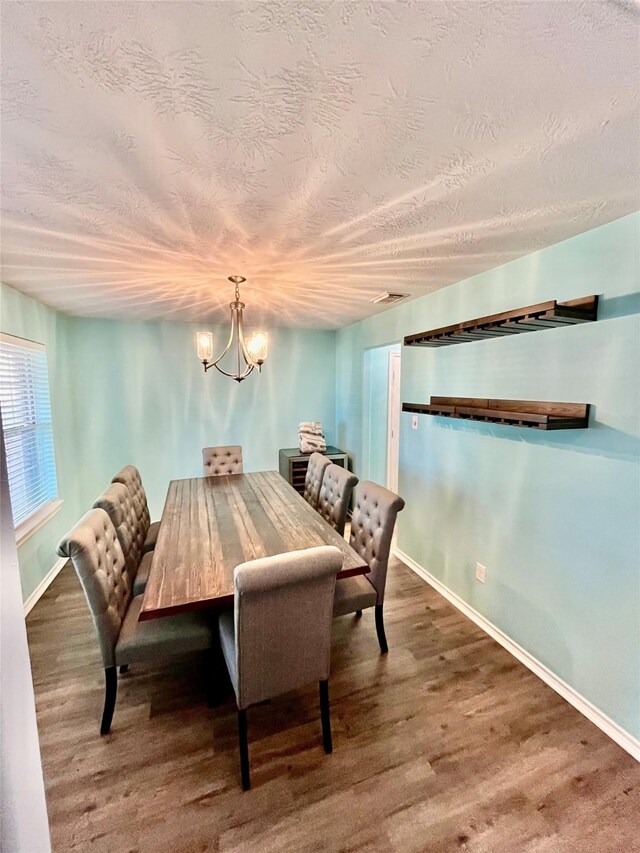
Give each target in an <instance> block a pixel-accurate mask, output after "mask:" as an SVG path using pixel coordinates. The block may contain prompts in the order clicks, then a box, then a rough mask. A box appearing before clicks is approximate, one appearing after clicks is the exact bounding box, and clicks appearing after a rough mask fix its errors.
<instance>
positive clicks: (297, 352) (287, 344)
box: [70, 319, 335, 518]
mask: <svg viewBox="0 0 640 853" xmlns="http://www.w3.org/2000/svg"><path fill="white" fill-rule="evenodd" d="M196 328H197V327H196V326H191V325H188V324H185V323H122V322H115V321H112V320H88V319H83V320H75V321H74V322H72V324H71V329H70V348H71V350H72V352H73V355H74V362H75V364H74V381H75V387H76V405H75V416H76V418H77V419H78V421H79V422H80V423H82V424H85V428H83V429H81V435H80V436H79V438H78V452H79V456H80V458H81V459H82V460H83V461H84V470H85V471H86V476H85V477H83V478H82V485H81V498H82V501H83V503H84V504H88V503H89V502H90V501H91V500H92V499H93V498H95V497H96V495H97V493H98V492H99V490H100V489H101V488H102V484H103V483H106V482H108V481H109V480H110V478H111V477H112V476H113V474H114V473H115V472H116V471H117V470H118V469H119V468H121V467H122V466H123V465H125V464H127V463H128V462H133V463H134V464H135V465H136V466H137V467H138V468H139V469H140V472H141V474H142V480H143V483H144V486H145V489H146V490H147V496H148V500H149V508H150V510H151V514H152V516H153V518H159V517H160V514H161V512H162V507H163V504H164V497H165V495H166V491H167V484H168V482H169V480H171V479H175V478H179V477H199V476H201V475H202V454H201V450H202V448H203V447H205V446H209V445H219V444H240V445H242V451H243V458H244V466H245V470H246V471H260V470H272V469H277V468H278V450H279V449H280V448H281V447H296V446H297V442H298V424H299V422H300V421H302V420H310V421H321V422H322V424H323V427H324V430H325V435H326V437H327V442H328V443H333V441H334V440H335V332H332V331H331V332H330V331H309V330H295V329H283V328H277V329H271V330H270V339H269V357H268V360H267V362H266V364H265V365H264V367H263V369H262V373H261V374H258V373H257V372H256V373H254V375H252V376H250V377H248V378H247V379H246V380H245V381H244V382H241V383H240V384H238V383H237V382H234V381H233V380H231V379H228V378H227V377H226V376H221V375H220V374H219V373H218V372H217V371H216V370H210V371H208V373H206V374H205V373H204V371H203V369H202V365H201V364H200V362H199V361H198V360H197V358H196V354H195V333H196ZM225 333H226V334H227V335H228V329H218V330H216V331H215V332H214V341H215V350H216V351H218V350H222V349H223V348H224V345H225V343H226V335H225Z"/></svg>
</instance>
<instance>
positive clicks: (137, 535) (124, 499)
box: [93, 483, 153, 595]
mask: <svg viewBox="0 0 640 853" xmlns="http://www.w3.org/2000/svg"><path fill="white" fill-rule="evenodd" d="M93 507H94V509H103V510H104V511H105V512H106V513H107V515H108V516H109V518H110V519H111V523H112V524H113V526H114V527H115V529H116V533H117V535H118V542H119V543H120V547H121V548H122V553H123V554H124V559H125V567H126V570H127V572H128V573H129V577H130V578H131V583H132V587H133V594H134V595H140V594H141V593H143V592H144V589H145V586H146V585H147V578H148V577H149V570H150V568H151V561H152V559H153V551H147V552H146V553H143V551H142V548H143V546H144V539H145V531H144V526H143V524H142V521H141V519H140V518H139V517H138V513H137V512H136V511H135V509H134V506H133V500H132V499H131V493H130V492H129V489H128V488H127V487H126V486H123V485H122V483H111V485H110V486H108V487H107V488H106V489H105V490H104V492H103V493H102V494H101V495H100V497H99V498H97V499H96V500H95V501H94V503H93Z"/></svg>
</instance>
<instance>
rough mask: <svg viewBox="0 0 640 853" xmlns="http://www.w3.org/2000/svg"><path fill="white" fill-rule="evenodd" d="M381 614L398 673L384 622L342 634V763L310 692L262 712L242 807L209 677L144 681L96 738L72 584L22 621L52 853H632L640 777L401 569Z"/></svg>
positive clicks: (338, 727)
mask: <svg viewBox="0 0 640 853" xmlns="http://www.w3.org/2000/svg"><path fill="white" fill-rule="evenodd" d="M385 612H386V626H387V637H388V640H389V646H390V652H389V655H388V656H386V657H381V656H380V654H379V649H378V645H377V642H376V634H375V629H374V624H373V612H372V611H369V612H367V611H365V613H364V614H363V617H362V619H361V620H359V621H356V620H355V619H354V618H353V617H351V616H347V617H343V618H342V619H339V620H336V621H335V623H334V643H333V660H332V670H333V671H332V677H331V684H330V695H331V706H332V721H333V738H334V752H333V755H331V756H325V754H324V752H323V750H322V744H321V736H320V719H319V709H318V706H317V690H316V688H315V686H310V687H309V688H308V689H305V690H302V691H299V692H297V693H295V694H290V695H287V696H284V697H281V698H279V699H276V700H273V701H271V702H269V703H266V704H264V705H260V706H257V707H255V708H252V709H250V710H249V738H250V753H251V763H252V783H253V788H252V789H251V790H250V791H249V792H247V793H244V794H243V793H242V791H241V789H240V785H239V778H238V776H239V774H238V758H237V751H236V718H235V704H234V701H233V698H232V694H231V689H230V687H229V686H228V685H227V684H226V682H222V683H221V685H220V686H221V688H222V691H223V699H222V702H221V704H220V705H219V706H218V707H215V708H208V707H207V706H206V704H205V701H204V698H203V697H204V692H205V678H206V674H205V672H204V670H203V661H202V659H201V658H199V657H198V658H186V659H184V658H183V659H181V660H174V661H172V662H171V663H169V664H168V665H166V666H164V667H157V666H151V665H148V666H137V667H132V669H131V671H130V672H129V673H127V674H126V675H124V676H122V677H120V684H119V695H118V702H117V704H116V711H115V715H114V722H113V731H112V734H111V735H109V736H107V737H106V738H101V737H100V736H99V734H98V725H99V716H100V712H101V708H102V697H103V682H102V669H101V664H100V658H99V655H98V648H97V643H96V640H95V638H94V634H93V626H92V623H91V619H90V616H89V612H88V610H87V607H86V604H85V601H84V597H83V594H82V591H81V588H80V585H79V583H78V581H77V579H76V577H75V574H74V572H73V569H72V567H71V566H70V565H67V566H66V567H65V568H64V569H63V571H62V572H61V574H60V575H59V576H58V577H57V578H56V580H55V581H54V582H53V584H52V586H51V587H50V589H49V590H48V591H47V592H46V593H45V595H44V596H43V598H42V599H41V600H40V602H39V603H38V604H37V605H36V607H35V608H34V609H33V610H32V612H31V614H30V615H29V617H28V619H27V627H28V632H29V643H30V649H31V659H32V665H33V674H34V681H35V689H36V702H37V710H38V724H39V729H40V738H41V748H42V760H43V765H44V774H45V783H46V790H47V800H48V808H49V819H50V822H51V834H52V841H53V847H54V851H56V853H62V851H104V853H134V852H135V853H138V852H139V853H165V851H166V853H169V851H171V853H191V851H215V852H216V853H249V851H256V853H257V851H260V853H270V851H273V853H276V851H277V853H280V851H289V852H291V853H297V851H324V853H329V852H330V851H335V853H338V851H363V852H364V851H368V853H373V851H402V853H411V851H416V853H417V852H418V851H429V853H448V851H474V853H574V851H575V853H609V851H611V853H633V851H639V850H640V832H639V828H640V825H639V815H640V765H638V764H637V763H636V762H635V761H634V760H633V759H632V758H631V757H630V756H628V755H627V754H626V753H625V752H624V751H623V750H621V749H620V748H619V747H618V746H616V745H615V744H614V743H613V742H612V741H611V740H609V739H608V738H607V737H606V736H605V735H604V734H602V733H601V732H600V731H599V730H598V729H596V728H595V727H594V726H593V725H592V724H591V723H589V722H588V721H587V720H586V719H585V718H584V717H582V716H581V715H580V714H579V713H578V712H577V711H575V710H574V709H573V708H571V707H570V706H569V705H568V704H566V703H565V702H564V701H563V700H562V699H561V698H560V697H559V696H557V695H556V694H555V693H554V692H553V691H552V690H551V689H550V688H548V687H546V685H544V684H543V683H542V682H541V681H540V680H539V679H537V678H536V677H535V676H534V675H533V674H531V673H530V672H529V671H528V670H527V669H525V668H524V667H523V666H522V665H520V664H519V663H518V662H517V661H516V660H515V659H514V658H512V657H511V655H509V654H508V653H507V652H506V651H505V650H503V649H502V648H501V647H500V646H498V645H497V644H496V643H495V642H493V640H491V639H490V638H489V637H487V636H486V635H485V634H484V633H483V632H482V631H481V630H480V629H479V628H477V627H476V626H475V625H474V624H473V623H471V622H469V621H468V620H467V619H466V618H465V617H463V616H462V615H461V614H459V613H458V612H457V611H456V610H455V609H454V608H452V607H451V605H450V604H449V603H448V602H447V601H445V600H444V599H443V598H442V597H441V596H439V595H438V594H437V593H436V592H435V591H434V590H432V589H431V588H430V587H429V586H427V585H426V584H424V583H423V581H421V580H420V579H419V578H417V577H416V576H415V575H414V574H413V573H412V572H411V571H410V570H409V569H407V568H406V567H405V566H404V565H402V564H401V563H399V562H397V561H396V562H394V563H393V565H392V567H391V569H390V578H389V585H388V593H387V602H386V604H385ZM215 677H216V679H217V680H218V681H220V679H221V676H220V675H219V674H217V675H216V676H215ZM25 853H29V851H25Z"/></svg>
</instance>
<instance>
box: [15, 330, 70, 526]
mask: <svg viewBox="0 0 640 853" xmlns="http://www.w3.org/2000/svg"><path fill="white" fill-rule="evenodd" d="M0 407H1V408H2V423H3V428H4V443H5V448H6V453H7V470H8V474H9V489H10V492H11V506H12V509H13V524H14V526H15V528H16V534H17V538H18V541H19V542H20V541H21V540H22V539H24V538H26V536H27V535H28V534H29V533H31V532H32V531H33V530H34V529H36V527H39V526H40V524H42V523H44V521H45V520H46V519H47V518H49V517H50V516H51V515H52V514H53V512H55V511H56V509H58V508H59V506H60V503H61V502H60V501H58V500H57V497H58V483H57V479H56V460H55V454H54V448H53V432H52V429H51V402H50V399H49V376H48V371H47V353H46V350H45V348H44V346H43V345H42V344H36V343H33V342H32V341H26V340H23V339H22V338H14V337H12V336H11V335H4V334H0Z"/></svg>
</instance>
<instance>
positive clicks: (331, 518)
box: [318, 463, 358, 536]
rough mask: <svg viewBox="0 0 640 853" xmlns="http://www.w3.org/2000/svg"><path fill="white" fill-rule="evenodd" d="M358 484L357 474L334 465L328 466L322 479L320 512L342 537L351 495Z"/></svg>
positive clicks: (319, 500) (319, 501) (319, 499)
mask: <svg viewBox="0 0 640 853" xmlns="http://www.w3.org/2000/svg"><path fill="white" fill-rule="evenodd" d="M357 482H358V478H357V477H356V475H355V474H352V473H351V472H350V471H347V469H346V468H342V467H341V466H340V465H334V464H333V463H332V464H331V465H327V467H326V469H325V472H324V477H323V478H322V486H321V487H320V497H319V498H318V512H319V513H320V515H321V516H322V517H323V518H324V520H325V521H326V522H328V523H329V524H330V525H331V526H332V527H333V528H334V530H337V531H338V533H339V534H340V536H342V534H343V533H344V525H345V522H346V520H347V510H348V509H349V504H350V502H351V493H352V492H353V487H354V486H355V485H356V483H357Z"/></svg>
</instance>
